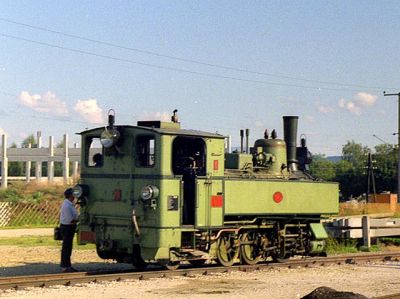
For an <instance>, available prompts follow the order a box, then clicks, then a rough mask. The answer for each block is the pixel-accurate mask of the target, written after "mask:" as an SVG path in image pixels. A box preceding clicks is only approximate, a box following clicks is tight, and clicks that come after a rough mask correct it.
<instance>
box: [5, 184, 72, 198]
mask: <svg viewBox="0 0 400 299" xmlns="http://www.w3.org/2000/svg"><path fill="white" fill-rule="evenodd" d="M65 188H66V185H61V184H49V183H45V182H41V183H36V182H31V183H29V184H26V183H25V182H10V184H9V187H8V188H7V189H3V190H0V201H4V202H21V201H22V202H33V203H39V202H43V201H61V200H62V199H63V193H64V190H65Z"/></svg>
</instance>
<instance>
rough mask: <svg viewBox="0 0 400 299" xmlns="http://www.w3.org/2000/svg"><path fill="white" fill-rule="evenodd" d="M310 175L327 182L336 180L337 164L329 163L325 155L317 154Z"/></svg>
mask: <svg viewBox="0 0 400 299" xmlns="http://www.w3.org/2000/svg"><path fill="white" fill-rule="evenodd" d="M310 173H311V175H312V176H314V177H316V178H318V179H323V180H325V181H334V180H335V175H336V173H335V163H333V162H331V161H329V160H328V159H327V158H326V157H325V156H324V155H322V154H316V155H313V156H312V162H311V164H310Z"/></svg>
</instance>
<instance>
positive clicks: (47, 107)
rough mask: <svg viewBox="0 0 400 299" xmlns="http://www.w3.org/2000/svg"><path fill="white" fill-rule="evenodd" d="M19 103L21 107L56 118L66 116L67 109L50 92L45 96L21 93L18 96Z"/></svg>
mask: <svg viewBox="0 0 400 299" xmlns="http://www.w3.org/2000/svg"><path fill="white" fill-rule="evenodd" d="M19 101H20V103H21V104H22V105H24V106H26V107H29V108H31V109H32V110H34V111H38V112H42V113H48V114H52V115H57V116H67V115H68V109H67V105H66V104H65V102H62V101H61V100H60V99H59V98H57V96H56V95H55V94H54V93H52V92H51V91H48V92H46V93H45V94H42V95H39V94H32V95H31V94H29V92H27V91H22V92H21V94H20V95H19Z"/></svg>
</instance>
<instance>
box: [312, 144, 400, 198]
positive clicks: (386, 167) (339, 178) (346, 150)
mask: <svg viewBox="0 0 400 299" xmlns="http://www.w3.org/2000/svg"><path fill="white" fill-rule="evenodd" d="M397 150H398V149H397V148H394V147H393V146H392V145H390V144H379V145H377V146H375V147H374V149H370V148H368V147H367V146H364V145H362V144H361V143H356V142H355V141H354V140H351V141H348V142H347V143H346V144H345V145H344V146H343V148H342V157H341V159H340V161H337V162H333V161H330V160H328V159H327V158H326V157H325V156H324V155H321V154H317V155H313V156H312V158H313V159H312V162H311V165H310V172H311V174H312V175H313V176H314V177H317V178H321V179H323V180H326V181H335V182H339V184H340V191H341V197H342V198H343V199H348V198H350V197H358V196H360V195H363V194H364V193H366V191H367V179H368V177H367V159H368V153H371V154H372V159H373V167H374V169H373V172H374V179H375V185H376V192H377V193H380V192H385V191H390V192H393V193H397V160H398V158H397V155H398V152H397ZM370 192H371V193H372V189H371V190H370Z"/></svg>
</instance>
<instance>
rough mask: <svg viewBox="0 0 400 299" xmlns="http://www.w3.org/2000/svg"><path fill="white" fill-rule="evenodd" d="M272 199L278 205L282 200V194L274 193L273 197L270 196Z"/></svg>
mask: <svg viewBox="0 0 400 299" xmlns="http://www.w3.org/2000/svg"><path fill="white" fill-rule="evenodd" d="M272 198H273V199H274V201H275V202H276V203H280V202H281V201H282V199H283V194H282V193H281V192H279V191H278V192H275V193H274V195H273V196H272Z"/></svg>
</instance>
